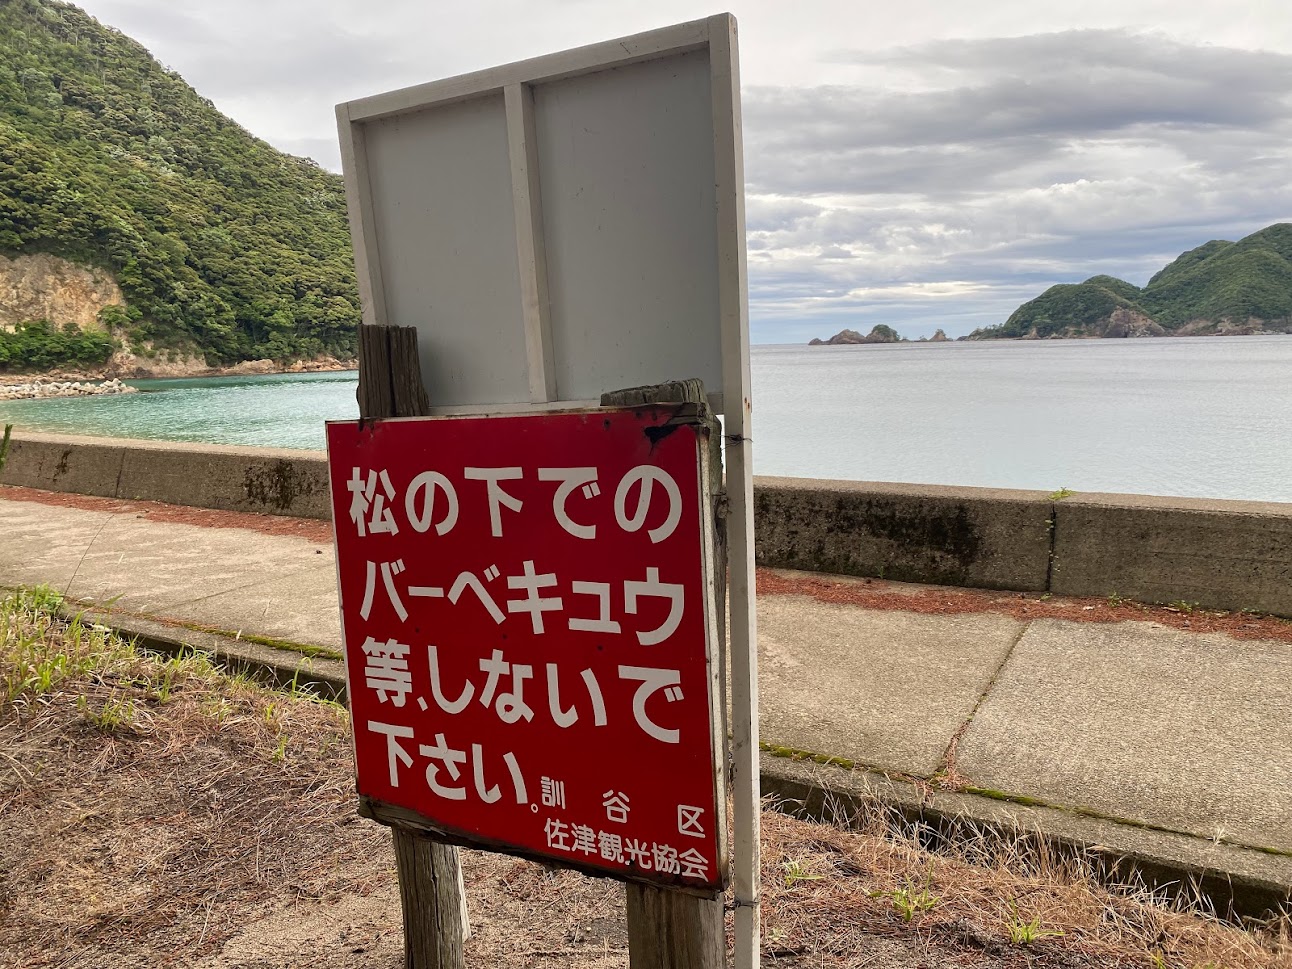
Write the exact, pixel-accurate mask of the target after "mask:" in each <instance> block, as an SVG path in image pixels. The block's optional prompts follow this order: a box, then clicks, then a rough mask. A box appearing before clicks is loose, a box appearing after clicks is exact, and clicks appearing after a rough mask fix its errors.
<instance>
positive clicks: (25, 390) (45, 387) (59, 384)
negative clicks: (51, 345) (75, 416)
mask: <svg viewBox="0 0 1292 969" xmlns="http://www.w3.org/2000/svg"><path fill="white" fill-rule="evenodd" d="M134 393H138V391H136V390H135V388H134V387H127V386H126V385H125V384H123V383H122V382H121V381H120V380H116V379H115V378H114V379H112V380H105V381H104V382H103V383H91V382H89V381H84V382H82V381H80V380H70V381H67V380H64V381H57V380H42V379H41V378H39V377H37V378H36V379H35V380H33V381H31V382H30V383H25V384H7V385H6V384H0V400H36V399H40V398H44V397H93V396H95V395H99V394H134Z"/></svg>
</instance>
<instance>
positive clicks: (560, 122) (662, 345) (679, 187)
mask: <svg viewBox="0 0 1292 969" xmlns="http://www.w3.org/2000/svg"><path fill="white" fill-rule="evenodd" d="M534 118H535V121H536V124H537V129H538V159H539V165H538V173H539V182H540V185H541V187H542V200H543V238H544V240H545V242H546V248H547V285H548V300H549V306H550V313H551V317H550V319H551V334H552V350H553V357H554V360H553V363H554V365H555V367H556V389H557V394H558V396H559V397H561V398H563V399H567V400H577V399H579V398H595V397H598V396H599V395H600V394H601V392H602V391H604V390H614V389H618V388H621V387H631V386H633V385H634V384H651V383H660V382H663V381H665V380H671V379H676V378H678V377H693V376H705V377H707V380H706V383H707V384H708V386H710V387H713V388H714V389H717V387H718V384H717V382H716V379H717V376H718V374H719V373H720V372H721V370H720V367H719V358H720V355H721V346H720V340H719V331H718V326H717V320H718V292H717V275H718V273H717V263H718V257H717V228H716V223H715V220H714V198H713V196H714V188H713V177H712V174H711V173H712V172H713V119H712V109H711V108H710V96H709V59H708V55H707V52H705V51H702V50H701V51H696V52H694V53H691V54H684V55H682V56H680V57H670V58H665V59H662V60H657V61H647V62H646V63H644V64H635V65H632V66H631V67H624V68H618V69H616V70H612V71H604V72H601V73H598V74H591V75H584V76H582V77H574V78H570V79H569V80H565V81H556V82H553V83H550V84H541V85H536V86H535V87H534ZM697 173H710V174H709V175H708V177H707V178H704V177H697Z"/></svg>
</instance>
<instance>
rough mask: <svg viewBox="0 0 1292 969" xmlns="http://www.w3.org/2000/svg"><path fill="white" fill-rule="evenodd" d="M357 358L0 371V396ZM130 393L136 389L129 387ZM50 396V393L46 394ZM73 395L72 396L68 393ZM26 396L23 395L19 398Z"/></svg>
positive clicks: (352, 366)
mask: <svg viewBox="0 0 1292 969" xmlns="http://www.w3.org/2000/svg"><path fill="white" fill-rule="evenodd" d="M358 367H359V362H358V361H357V360H327V361H316V360H297V361H293V362H292V363H290V364H287V365H283V364H279V363H275V362H273V361H270V360H247V361H244V362H242V363H237V364H234V365H233V366H231V367H202V368H194V369H186V368H177V367H174V366H166V365H165V364H163V365H161V366H159V367H156V368H148V367H140V366H133V367H113V366H106V367H100V368H96V369H90V370H72V369H66V370H64V369H55V370H43V371H32V372H25V373H15V372H10V373H4V372H0V399H14V398H7V396H6V394H5V391H7V390H10V389H13V388H16V387H30V386H33V385H37V384H40V385H44V386H46V387H48V386H50V385H52V384H74V383H80V384H82V385H85V384H87V383H89V384H94V383H108V382H114V381H115V382H118V383H119V382H121V381H123V380H188V379H193V380H197V379H201V378H203V377H271V376H277V375H283V374H297V373H343V372H345V371H347V370H357V369H358ZM126 390H127V392H130V391H131V390H133V388H126ZM43 396H51V395H48V394H47V395H43ZM69 396H70V395H69ZM16 399H24V398H16Z"/></svg>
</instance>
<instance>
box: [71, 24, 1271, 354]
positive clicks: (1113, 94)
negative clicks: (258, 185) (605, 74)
mask: <svg viewBox="0 0 1292 969" xmlns="http://www.w3.org/2000/svg"><path fill="white" fill-rule="evenodd" d="M80 5H81V6H83V7H84V8H85V9H87V10H88V11H89V12H90V13H91V14H93V15H94V16H96V17H97V18H98V19H99V20H101V21H103V22H104V23H106V24H110V25H112V26H114V27H117V28H119V29H121V30H123V31H125V32H126V33H127V34H130V35H131V36H132V37H134V38H136V39H137V40H139V41H141V42H142V43H143V44H145V45H146V46H147V47H148V48H149V49H150V50H151V51H152V52H153V53H154V55H156V57H157V58H158V59H159V60H161V61H162V62H163V63H164V64H166V65H167V66H169V67H171V68H174V69H175V70H177V71H179V72H180V73H181V74H182V75H184V77H185V78H186V79H187V80H188V81H189V82H190V83H191V84H193V86H194V87H196V88H197V89H198V91H200V92H201V93H202V94H204V95H205V96H207V97H209V98H211V99H212V100H213V101H214V102H215V103H216V105H217V106H218V107H219V108H220V109H221V110H222V111H224V112H225V113H226V114H228V115H230V116H231V117H233V118H234V119H235V120H237V121H238V122H239V123H241V124H242V125H244V126H245V127H247V128H248V129H250V130H251V131H252V132H253V133H255V134H257V135H259V136H260V137H263V138H265V139H266V140H268V141H270V142H271V143H273V144H274V145H276V146H278V147H279V148H282V149H284V150H286V151H291V152H294V153H297V154H303V155H309V156H311V157H313V158H315V159H317V160H318V161H319V163H320V164H322V165H324V166H326V167H328V168H332V169H338V168H339V162H338V160H337V148H336V133H335V122H334V117H333V113H332V111H333V105H335V104H336V103H337V102H339V101H345V100H349V99H352V98H355V97H360V96H363V95H367V94H373V93H376V92H378V91H384V90H389V89H392V88H396V87H403V86H406V85H409V84H415V83H418V82H421V81H427V80H433V79H435V78H440V77H447V76H450V75H453V74H460V73H464V72H466V71H472V70H477V69H480V68H485V67H490V66H493V65H495V64H500V63H505V62H508V61H513V60H519V59H521V58H525V57H532V56H535V55H538V54H544V53H548V52H550V51H554V50H561V49H564V48H567V47H575V46H579V45H581V44H586V43H592V42H595V41H599V40H605V39H608V38H610V37H615V36H620V35H623V34H630V33H636V32H638V31H641V30H648V29H651V28H653V27H660V26H664V25H666V24H669V23H675V22H680V21H684V20H691V19H696V18H699V17H703V16H706V15H708V14H710V13H713V12H716V11H717V10H718V9H720V8H719V7H718V6H716V5H715V6H710V5H707V4H698V3H695V2H691V0H656V2H654V3H651V4H640V3H623V2H612V0H529V2H517V0H473V2H461V3H444V2H439V0H291V2H288V0H82V2H81V4H80ZM1060 7H1061V8H1062V9H1060ZM728 9H730V10H731V11H732V12H733V13H735V14H736V16H737V17H738V18H739V21H740V33H741V62H742V67H741V70H742V75H743V77H742V80H743V84H744V112H745V159H746V174H747V178H748V185H747V191H748V229H749V248H750V310H751V320H752V325H753V338H754V341H755V342H759V343H780V342H799V341H803V340H806V339H808V338H809V337H811V336H818V335H819V336H828V335H829V334H831V333H833V332H835V331H837V330H838V329H840V328H841V327H844V326H850V327H853V328H856V329H863V330H868V329H869V328H870V327H871V326H873V325H874V324H875V323H888V324H890V325H893V326H895V327H896V328H897V329H898V331H899V332H901V333H902V334H903V335H905V336H909V337H912V338H915V337H918V336H921V335H930V334H932V332H933V331H934V329H935V328H937V327H943V328H944V329H945V330H946V331H947V333H948V334H950V335H951V336H957V335H959V334H962V333H967V332H968V331H969V330H971V329H973V328H974V327H975V326H983V325H990V324H994V323H999V322H1002V321H1003V320H1004V319H1005V318H1006V317H1007V316H1008V315H1009V313H1010V312H1011V311H1012V310H1013V309H1014V307H1016V306H1017V305H1018V304H1019V303H1021V302H1023V301H1024V300H1026V299H1029V298H1031V297H1032V296H1034V295H1036V294H1037V293H1039V292H1040V291H1041V290H1043V289H1044V288H1045V287H1046V286H1049V285H1051V284H1053V283H1056V282H1075V281H1079V280H1081V279H1084V278H1086V277H1087V276H1090V275H1093V274H1095V273H1105V272H1106V273H1111V274H1114V275H1118V276H1121V277H1123V278H1125V279H1129V280H1130V281H1132V282H1134V283H1137V284H1143V283H1144V282H1146V281H1147V279H1148V277H1149V276H1150V275H1152V273H1153V272H1154V271H1156V270H1157V269H1158V268H1160V267H1161V266H1162V265H1163V264H1165V263H1166V262H1167V261H1169V260H1170V259H1171V258H1173V257H1174V256H1175V255H1177V254H1178V253H1180V252H1181V251H1183V250H1185V249H1190V248H1193V247H1194V246H1197V245H1201V244H1202V243H1203V242H1206V241H1207V240H1209V239H1214V238H1227V239H1236V238H1238V237H1240V236H1242V235H1245V234H1246V233H1248V232H1251V231H1253V230H1255V229H1258V228H1260V227H1262V226H1264V225H1268V224H1269V223H1271V222H1276V221H1289V220H1292V177H1289V172H1290V171H1292V7H1290V6H1289V5H1288V4H1287V3H1286V0H1189V2H1187V3H1182V2H1180V0H1085V2H1083V3H1081V4H1062V5H1058V4H1044V3H1038V2H1036V0H1026V2H1016V0H1008V2H1006V0H977V2H971V3H966V2H964V0H904V2H901V3H883V4H880V3H858V2H856V0H843V2H835V0H802V2H799V3H786V2H784V0H745V2H741V0H733V2H732V3H731V4H730V5H729V7H728Z"/></svg>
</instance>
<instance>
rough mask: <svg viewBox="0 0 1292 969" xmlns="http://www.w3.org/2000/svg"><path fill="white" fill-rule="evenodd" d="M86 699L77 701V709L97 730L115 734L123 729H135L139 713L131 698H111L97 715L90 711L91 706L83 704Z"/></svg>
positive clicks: (81, 698)
mask: <svg viewBox="0 0 1292 969" xmlns="http://www.w3.org/2000/svg"><path fill="white" fill-rule="evenodd" d="M84 699H85V697H80V698H79V699H78V701H77V707H78V708H79V709H80V710H81V713H82V715H83V716H84V717H85V719H86V720H87V721H88V722H89V723H90V724H92V725H93V726H94V727H95V728H97V729H98V730H100V731H102V732H103V733H115V732H116V731H118V730H121V729H122V728H127V727H133V726H134V725H135V719H136V715H137V713H138V711H137V710H136V708H135V701H134V700H132V699H131V698H129V697H121V698H119V697H115V696H114V697H111V698H109V699H108V700H106V701H104V704H103V706H102V707H101V708H100V709H99V710H98V712H97V713H96V712H95V711H93V710H90V709H89V704H88V702H87V703H82V702H81V701H82V700H84Z"/></svg>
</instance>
